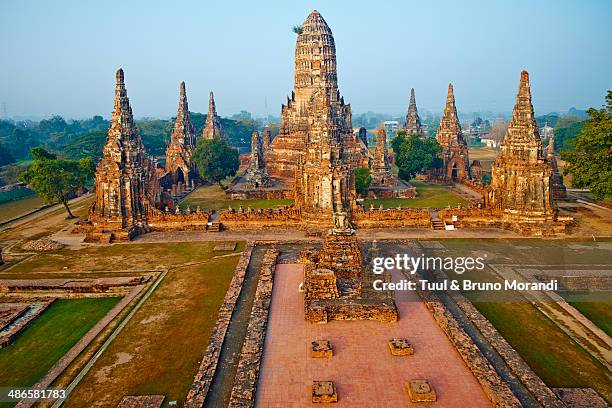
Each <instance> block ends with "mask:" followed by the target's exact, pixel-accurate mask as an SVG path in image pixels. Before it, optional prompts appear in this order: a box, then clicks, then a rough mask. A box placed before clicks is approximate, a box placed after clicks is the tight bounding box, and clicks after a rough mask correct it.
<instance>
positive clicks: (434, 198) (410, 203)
mask: <svg viewBox="0 0 612 408" xmlns="http://www.w3.org/2000/svg"><path fill="white" fill-rule="evenodd" d="M410 184H412V185H413V186H415V187H416V188H417V197H416V198H381V199H366V200H365V208H366V209H368V208H370V205H373V206H374V207H375V208H378V207H379V206H380V205H381V204H382V205H383V207H384V208H396V207H398V206H400V205H401V206H402V208H444V207H447V206H449V205H450V206H452V207H454V206H457V205H467V204H468V202H467V200H465V199H464V198H463V197H461V196H459V195H457V194H455V193H453V192H452V191H450V189H449V188H448V187H446V186H441V185H438V184H428V183H424V182H422V181H418V180H411V181H410Z"/></svg>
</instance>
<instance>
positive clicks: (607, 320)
mask: <svg viewBox="0 0 612 408" xmlns="http://www.w3.org/2000/svg"><path fill="white" fill-rule="evenodd" d="M559 294H560V295H562V296H563V297H564V298H565V300H566V301H567V303H569V304H570V305H572V306H573V307H575V308H576V309H577V310H578V311H579V312H580V313H582V314H583V315H584V316H585V317H586V318H587V319H589V320H590V321H592V322H593V323H595V325H596V326H597V327H599V328H600V329H601V330H603V331H604V332H605V333H606V334H607V335H608V336H612V303H611V302H610V301H609V299H610V293H609V292H607V293H605V294H599V293H597V294H594V293H592V292H559ZM595 296H597V298H595ZM597 299H601V300H603V301H598V300H597Z"/></svg>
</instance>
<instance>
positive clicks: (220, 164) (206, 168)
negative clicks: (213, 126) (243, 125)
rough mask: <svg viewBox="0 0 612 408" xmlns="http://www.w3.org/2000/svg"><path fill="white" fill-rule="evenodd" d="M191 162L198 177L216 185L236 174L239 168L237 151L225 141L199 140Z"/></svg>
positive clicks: (217, 139) (220, 139)
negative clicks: (198, 174) (195, 168)
mask: <svg viewBox="0 0 612 408" xmlns="http://www.w3.org/2000/svg"><path fill="white" fill-rule="evenodd" d="M192 160H193V162H194V163H195V164H196V167H197V168H198V172H199V173H200V177H202V179H204V180H206V181H208V182H210V183H215V182H216V183H218V184H219V186H221V188H223V184H221V181H222V180H223V179H225V178H226V177H230V176H233V175H235V174H236V171H237V170H238V167H239V166H240V159H239V157H238V151H237V150H236V149H234V148H233V147H231V146H230V145H229V144H228V143H227V141H226V140H225V139H222V138H215V139H211V140H203V139H200V142H199V143H198V146H197V147H196V148H195V150H194V151H193V154H192Z"/></svg>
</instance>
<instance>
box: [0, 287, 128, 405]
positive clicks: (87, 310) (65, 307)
mask: <svg viewBox="0 0 612 408" xmlns="http://www.w3.org/2000/svg"><path fill="white" fill-rule="evenodd" d="M120 299H121V298H119V297H108V298H89V299H75V300H64V299H60V300H56V301H55V302H54V303H53V304H52V305H51V306H50V307H49V308H48V309H47V310H46V311H45V312H43V314H42V315H41V316H39V317H38V318H37V319H36V320H35V321H34V322H33V323H32V325H31V326H29V327H27V328H26V329H25V330H24V331H23V332H22V333H21V334H20V335H19V336H18V337H17V339H16V340H15V342H14V343H13V344H11V345H10V346H8V347H6V348H4V349H2V350H0V386H3V387H8V386H15V387H29V386H32V385H34V384H35V383H36V382H37V381H38V380H40V378H42V376H43V375H44V374H46V372H47V371H48V370H49V369H50V368H51V367H52V366H53V364H55V362H56V361H57V360H58V359H59V358H60V357H62V356H63V355H64V354H65V353H66V352H67V351H68V350H70V348H71V347H72V346H74V345H75V344H76V343H77V342H78V341H79V340H80V339H81V337H83V335H84V334H85V333H87V332H88V331H89V329H91V328H92V327H93V326H94V325H95V324H96V323H97V322H98V321H99V320H100V319H101V318H102V317H104V316H105V315H106V313H108V311H109V310H111V309H112V308H113V307H114V306H115V305H116V304H117V303H118V302H119V300H120ZM0 406H6V405H0Z"/></svg>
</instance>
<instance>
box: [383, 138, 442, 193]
mask: <svg viewBox="0 0 612 408" xmlns="http://www.w3.org/2000/svg"><path fill="white" fill-rule="evenodd" d="M391 146H392V147H393V151H394V152H395V164H396V165H397V167H398V168H399V177H400V178H402V179H404V180H406V181H409V180H410V179H412V178H413V177H414V176H415V175H416V174H417V173H420V172H424V171H426V170H428V169H431V168H434V167H440V165H441V160H440V159H439V158H438V155H439V154H440V153H441V152H442V147H440V145H439V144H438V142H437V141H436V140H435V139H434V138H425V139H421V138H420V137H419V136H417V135H410V136H406V132H405V131H399V132H398V135H397V137H396V138H394V139H393V140H392V141H391Z"/></svg>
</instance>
